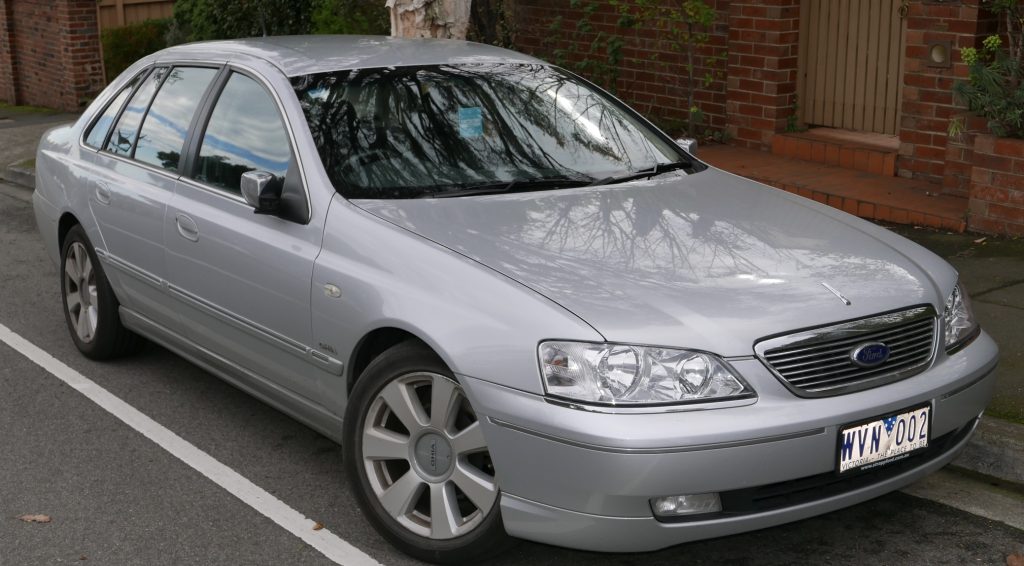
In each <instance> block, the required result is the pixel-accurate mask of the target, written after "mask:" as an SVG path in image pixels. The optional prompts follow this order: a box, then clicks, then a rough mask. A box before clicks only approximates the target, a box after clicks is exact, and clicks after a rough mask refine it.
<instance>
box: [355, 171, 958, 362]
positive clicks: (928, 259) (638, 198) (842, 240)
mask: <svg viewBox="0 0 1024 566" xmlns="http://www.w3.org/2000/svg"><path fill="white" fill-rule="evenodd" d="M353 202H354V204H355V205H356V206H359V207H360V208H362V209H364V210H366V211H368V212H370V213H371V214H374V215H376V216H378V217H380V218H382V219H384V220H387V221H389V222H392V223H394V224H396V225H398V226H400V227H402V228H405V229H407V230H409V231H410V232H413V233H415V234H418V235H420V236H422V237H425V238H428V239H430V240H433V241H434V242H437V243H439V244H441V245H443V246H445V247H447V248H450V249H451V250H454V251H456V252H458V253H461V254H464V255H465V256H467V257H469V258H471V259H473V260H475V261H477V262H479V263H481V264H483V265H485V266H487V267H489V268H491V269H494V270H496V271H498V272H500V273H502V274H504V275H506V276H508V277H510V278H512V279H515V280H517V281H519V282H521V283H522V284H524V285H526V286H528V287H530V288H532V289H534V290H535V291H537V292H538V293H541V294H543V295H545V296H547V297H548V298H550V299H551V300H553V301H555V302H557V303H558V304H560V305H562V306H563V307H564V308H566V309H567V310H569V311H571V312H573V313H575V314H576V315H577V316H579V317H580V318H582V319H583V320H585V321H586V322H587V323H589V324H590V325H591V326H593V327H594V328H595V329H596V330H597V331H598V332H600V333H601V334H602V335H603V336H604V337H605V338H606V339H607V340H609V341H620V342H630V343H642V344H653V345H662V346H677V347H687V348H694V349H701V350H706V351H710V352H715V353H718V354H720V355H724V356H746V355H751V354H752V353H753V348H752V347H753V344H754V343H755V342H756V341H757V340H758V339H759V338H763V337H765V336H769V335H775V334H780V333H785V332H788V331H792V330H797V329H804V328H808V327H813V326H818V325H825V324H829V323H833V322H837V321H843V320H850V319H855V318H859V317H864V316H868V315H872V314H877V313H880V312H885V311H890V310H894V309H899V308H903V307H907V306H911V305H918V304H923V303H930V304H932V305H934V306H936V308H938V306H939V305H941V304H943V299H944V293H945V292H948V290H949V288H951V287H952V285H953V280H955V273H954V272H953V271H952V268H950V267H948V264H945V262H943V261H942V260H940V259H938V258H937V257H936V256H934V255H933V254H931V252H928V251H926V250H924V249H923V248H920V247H919V246H917V245H916V244H912V243H910V242H909V241H907V240H904V239H902V238H899V237H898V236H895V235H893V234H891V233H888V232H887V231H886V230H884V229H882V228H878V227H876V226H874V225H872V224H870V223H867V222H864V221H861V220H859V219H856V218H854V217H852V216H849V215H846V214H844V213H841V212H838V211H836V210H834V209H831V208H828V207H825V206H823V205H820V204H818V203H816V202H813V201H810V200H807V199H803V198H801V197H796V196H793V195H789V194H787V193H785V192H783V191H780V190H777V189H773V188H770V187H767V186H765V185H760V184H758V183H754V182H752V181H749V180H747V179H743V178H741V177H737V176H735V175H732V174H729V173H726V172H724V171H720V170H717V169H713V168H711V169H708V170H706V171H704V172H701V173H697V174H694V175H685V174H682V173H678V174H666V175H662V176H659V177H656V178H654V179H651V180H647V181H642V182H634V183H628V184H622V185H610V186H604V187H590V188H582V189H565V190H557V191H549V192H533V193H520V194H509V195H492V196H475V197H458V198H445V199H415V200H372V201H371V200H361V201H353ZM943 270H945V271H946V272H945V273H936V272H937V271H938V272H941V271H943ZM928 271H931V272H932V274H933V275H936V279H938V280H939V281H942V285H936V282H935V281H933V279H932V278H931V277H929V273H928ZM939 276H941V277H939ZM943 279H949V281H948V282H946V281H943ZM823 283H824V284H827V285H829V286H831V287H833V288H834V289H836V290H837V291H838V292H840V293H842V295H844V296H845V297H846V298H848V299H849V301H850V302H851V304H850V305H846V304H845V303H844V301H842V300H841V299H840V298H839V297H838V296H836V295H835V294H833V293H832V292H831V291H829V290H828V289H826V287H825V286H824V285H823ZM452 284H453V285H458V282H452ZM940 287H941V288H940ZM494 300H495V301H499V302H500V301H501V300H502V299H501V297H500V296H495V297H494ZM537 323H538V324H543V321H537ZM551 338H572V337H567V336H552V337H551Z"/></svg>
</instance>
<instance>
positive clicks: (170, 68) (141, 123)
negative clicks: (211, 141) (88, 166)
mask: <svg viewBox="0 0 1024 566" xmlns="http://www.w3.org/2000/svg"><path fill="white" fill-rule="evenodd" d="M162 66H166V68H167V72H166V73H164V76H163V78H161V79H160V84H158V85H156V91H154V92H153V97H152V98H150V99H149V104H147V105H146V110H145V111H143V112H142V119H141V120H139V132H138V134H137V135H136V136H135V141H134V142H132V150H131V153H129V154H128V155H122V156H121V157H125V158H128V159H130V160H131V161H132V163H141V164H144V165H149V166H153V167H156V166H155V165H153V164H152V163H146V162H144V161H139V160H137V159H135V150H136V149H137V148H138V147H139V138H140V137H141V136H142V128H143V127H145V125H146V118H148V117H149V110H150V108H152V107H153V102H154V101H156V97H157V96H159V95H160V90H161V89H162V88H163V86H164V83H165V82H167V78H168V77H170V76H171V73H172V72H173V71H174V69H177V68H179V67H192V68H203V69H214V70H215V71H216V72H215V73H214V75H213V78H211V79H210V83H209V84H207V85H206V90H204V91H203V95H202V96H200V97H199V104H197V105H196V110H195V112H193V114H192V120H191V121H190V122H189V129H188V130H186V131H185V139H184V141H183V142H182V146H181V147H182V151H181V154H182V156H181V157H179V158H178V171H168V170H167V169H164V168H163V167H156V168H157V169H160V170H162V171H168V172H170V173H177V174H178V175H180V174H181V166H182V159H183V157H184V155H185V148H187V147H188V142H189V134H191V133H192V126H193V125H194V124H195V122H196V117H197V116H198V115H199V110H200V109H201V108H202V106H203V103H204V102H205V101H206V98H207V96H209V94H210V90H211V87H212V85H213V84H214V83H216V82H217V79H218V78H219V77H220V76H221V75H222V74H223V73H224V65H223V64H220V65H216V64H210V63H201V62H196V63H194V64H190V63H188V62H182V63H167V64H158V65H155V66H154V69H155V68H157V67H162ZM141 87H142V84H141V83H140V84H139V88H141ZM133 94H134V93H133ZM130 100H131V99H130V98H129V101H130ZM127 107H128V105H127V104H126V105H125V108H127ZM123 111H124V109H122V112H123ZM118 118H120V116H118ZM114 123H115V124H116V123H117V122H114ZM112 132H113V128H111V133H112ZM108 135H109V134H108ZM103 145H104V149H102V150H101V151H104V152H106V153H110V154H113V152H109V151H107V150H106V149H105V146H106V143H104V144H103ZM113 155H116V154H113Z"/></svg>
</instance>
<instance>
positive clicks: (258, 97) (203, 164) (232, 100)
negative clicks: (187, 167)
mask: <svg viewBox="0 0 1024 566" xmlns="http://www.w3.org/2000/svg"><path fill="white" fill-rule="evenodd" d="M290 160H291V146H290V145H289V144H288V134H287V132H286V130H285V125H284V121H283V120H282V118H281V114H280V112H278V109H277V105H276V104H275V103H274V99H273V98H271V97H270V93H268V92H267V91H266V89H264V88H263V87H262V86H261V85H260V84H259V83H257V82H256V81H254V80H253V79H250V78H249V77H247V76H245V75H241V74H238V73H234V74H232V75H231V78H230V79H228V82H227V84H226V85H224V90H223V91H222V92H221V94H220V97H219V98H218V100H217V104H216V106H214V107H213V112H212V113H211V114H210V121H209V123H208V124H207V126H206V132H205V134H204V135H203V141H202V145H201V146H200V149H199V161H198V164H197V169H196V174H195V177H196V179H197V180H199V181H202V182H204V183H207V184H209V185H213V186H215V187H220V188H222V189H225V190H228V191H231V192H234V193H240V192H241V189H240V183H241V179H242V173H245V172H247V171H266V172H268V173H271V174H273V175H274V177H275V178H276V179H275V180H276V181H278V182H283V181H284V177H285V174H286V173H287V171H288V162H289V161H290Z"/></svg>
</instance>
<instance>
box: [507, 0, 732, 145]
mask: <svg viewBox="0 0 1024 566" xmlns="http://www.w3.org/2000/svg"><path fill="white" fill-rule="evenodd" d="M708 3H709V4H710V5H712V6H714V7H715V9H716V11H717V12H718V13H719V17H718V21H717V22H716V24H715V26H714V29H713V30H712V32H711V38H710V41H709V42H708V44H707V45H706V46H705V48H704V50H703V51H702V52H701V53H699V54H698V56H697V57H696V64H695V65H694V68H695V77H697V78H698V79H699V78H701V77H703V76H704V75H705V73H707V72H712V73H714V72H716V71H717V72H718V73H722V74H724V72H725V70H726V65H725V61H719V62H718V63H717V64H710V62H709V60H708V59H707V58H706V56H709V55H710V56H713V55H716V54H718V55H723V54H724V53H725V52H726V49H727V45H728V27H727V26H728V7H729V0H708ZM590 4H592V5H593V6H594V7H595V8H596V9H595V10H594V12H593V13H592V14H590V16H589V17H588V20H589V22H590V24H591V25H592V26H593V27H594V31H593V32H591V33H576V32H575V31H576V25H577V22H578V21H580V20H581V19H582V18H584V8H585V7H586V6H588V5H590ZM513 14H514V25H515V30H516V37H515V41H516V46H515V47H516V49H518V50H520V51H523V52H525V53H529V54H532V55H535V56H537V57H539V58H541V59H544V60H547V61H554V60H555V59H556V56H555V50H557V49H568V48H569V47H570V45H571V44H572V43H573V41H574V39H575V43H576V52H577V53H580V52H586V51H588V50H589V48H590V47H589V46H590V42H591V41H593V40H594V38H595V37H596V36H597V32H604V33H606V34H611V35H616V36H619V37H621V38H622V39H623V42H624V43H623V47H622V51H621V53H622V62H621V71H620V75H619V79H618V81H617V84H616V89H617V94H618V95H619V96H620V97H621V98H622V99H623V100H625V101H626V102H628V103H629V104H630V105H632V106H633V107H634V108H636V109H637V110H639V111H640V112H641V113H642V114H644V115H645V116H647V117H648V118H651V119H653V120H654V121H655V122H660V123H662V124H663V125H678V124H679V123H680V122H682V121H683V120H685V119H686V117H687V108H688V107H687V97H686V90H685V88H684V86H685V84H686V75H687V71H686V69H685V67H684V65H685V60H684V58H683V57H682V56H680V54H679V53H678V52H676V51H674V50H673V49H672V46H671V45H669V44H668V42H667V41H666V39H665V37H664V33H663V32H659V30H657V29H655V28H653V27H643V26H641V27H637V28H624V27H622V26H620V25H619V23H618V22H619V18H620V16H619V14H618V12H617V11H616V9H615V8H614V7H613V6H611V5H610V4H609V3H608V2H603V1H600V0H592V1H590V0H583V1H582V2H581V3H580V6H579V7H578V8H575V9H574V8H572V7H571V6H570V2H569V0H517V1H516V2H515V8H514V10H513ZM559 16H561V18H562V23H561V25H560V27H559V29H558V30H554V31H553V30H552V29H551V23H552V22H553V21H555V19H556V18H557V17H559ZM604 56H605V50H604V46H601V48H600V49H599V50H598V53H597V54H596V55H595V56H593V58H595V59H600V60H602V61H603V60H604ZM584 74H585V73H584ZM587 78H593V77H587ZM694 98H695V104H696V106H698V107H699V108H700V109H701V110H702V111H703V112H704V122H703V124H704V126H703V127H704V128H710V129H711V130H715V131H720V130H722V129H724V128H725V125H726V110H725V80H724V78H723V79H716V80H715V81H714V82H712V83H711V85H709V86H708V87H704V86H703V85H700V87H699V88H698V89H697V91H696V93H695V97H694ZM670 133H678V132H670ZM701 133H703V132H701Z"/></svg>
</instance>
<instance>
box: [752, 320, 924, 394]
mask: <svg viewBox="0 0 1024 566" xmlns="http://www.w3.org/2000/svg"><path fill="white" fill-rule="evenodd" d="M937 324H938V323H937V318H936V316H935V310H934V309H933V308H932V307H930V306H922V307H915V308H913V309H908V310H906V311H902V312H897V313H890V314H885V315H878V316H875V317H871V318H867V319H861V320H856V321H852V322H846V323H841V324H837V325H833V326H828V327H824V328H818V329H812V330H807V331H802V332H797V333H794V334H792V335H789V336H781V337H776V338H770V339H767V340H764V341H761V342H758V343H757V344H755V346H754V349H755V351H756V352H757V354H758V356H759V357H760V358H761V360H762V361H763V362H764V363H765V364H766V365H767V366H768V367H769V368H771V370H772V372H773V373H775V374H776V376H778V377H779V378H780V379H782V380H783V381H784V382H785V383H786V385H787V386H788V387H789V388H790V389H792V390H793V391H794V392H796V393H797V394H802V395H804V396H811V397H815V396H828V395H839V394H841V393H847V392H852V391H859V390H862V389H867V388H869V387H876V386H878V385H882V384H885V383H889V382H892V381H895V380H897V379H904V378H906V377H910V376H911V375H913V374H915V373H919V372H921V371H923V370H924V369H925V368H926V367H927V365H928V363H930V362H931V359H932V356H933V355H934V350H935V340H936V337H935V332H936V326H937ZM867 342H881V343H883V344H885V345H886V346H888V347H889V358H888V359H887V360H886V361H885V362H884V363H882V364H881V365H879V366H876V367H861V366H859V365H857V364H855V363H854V362H853V360H852V359H851V358H850V354H851V352H852V350H853V349H854V348H856V347H857V346H858V345H860V344H863V343H867Z"/></svg>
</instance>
